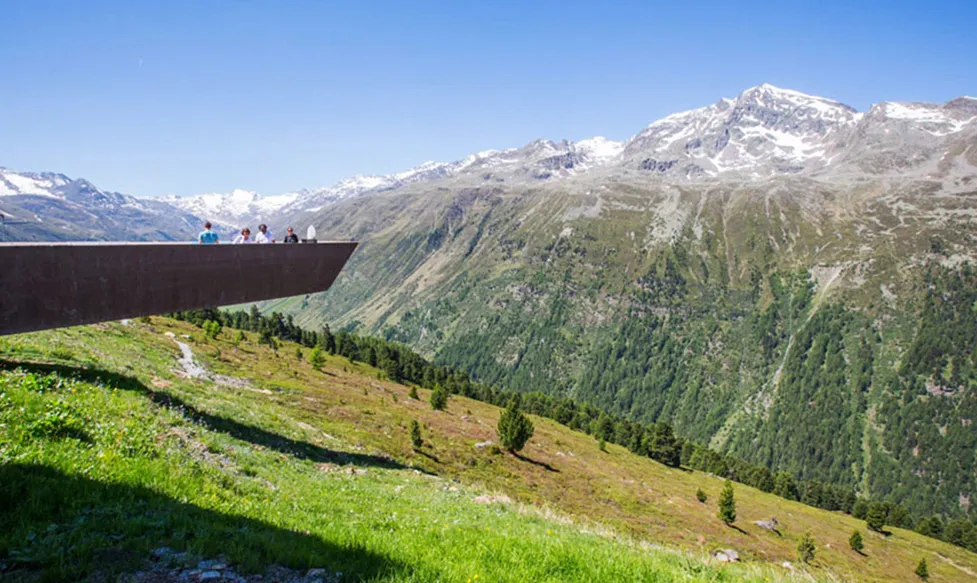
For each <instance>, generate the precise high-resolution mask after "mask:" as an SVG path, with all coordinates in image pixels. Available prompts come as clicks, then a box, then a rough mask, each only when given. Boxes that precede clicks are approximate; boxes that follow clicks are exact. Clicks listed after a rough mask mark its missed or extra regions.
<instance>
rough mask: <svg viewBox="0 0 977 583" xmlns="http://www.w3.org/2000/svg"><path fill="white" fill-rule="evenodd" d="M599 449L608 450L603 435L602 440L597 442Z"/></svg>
mask: <svg viewBox="0 0 977 583" xmlns="http://www.w3.org/2000/svg"><path fill="white" fill-rule="evenodd" d="M597 449H599V450H601V451H607V442H605V441H604V437H603V436H601V438H600V441H598V442H597Z"/></svg>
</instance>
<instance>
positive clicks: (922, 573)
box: [914, 559, 930, 581]
mask: <svg viewBox="0 0 977 583" xmlns="http://www.w3.org/2000/svg"><path fill="white" fill-rule="evenodd" d="M914 573H916V576H917V577H919V578H920V579H922V580H923V581H926V580H927V579H929V578H930V570H929V568H928V567H927V566H926V559H920V560H919V564H918V565H916V570H915V571H914Z"/></svg>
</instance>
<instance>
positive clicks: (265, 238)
mask: <svg viewBox="0 0 977 583" xmlns="http://www.w3.org/2000/svg"><path fill="white" fill-rule="evenodd" d="M254 242H255V243H274V242H275V236H274V235H272V234H271V231H269V230H268V225H266V224H264V223H261V224H260V225H258V234H257V235H255V236H254Z"/></svg>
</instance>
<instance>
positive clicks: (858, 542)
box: [848, 530, 865, 553]
mask: <svg viewBox="0 0 977 583" xmlns="http://www.w3.org/2000/svg"><path fill="white" fill-rule="evenodd" d="M848 546H850V547H851V550H853V551H855V552H856V553H860V552H862V549H864V548H865V542H864V541H863V540H862V533H860V532H858V531H857V530H856V531H855V532H853V533H851V536H850V537H849V538H848Z"/></svg>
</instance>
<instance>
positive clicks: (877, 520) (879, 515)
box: [865, 502, 886, 532]
mask: <svg viewBox="0 0 977 583" xmlns="http://www.w3.org/2000/svg"><path fill="white" fill-rule="evenodd" d="M885 515H886V512H885V506H883V505H882V503H881V502H872V504H870V505H869V507H868V514H866V515H865V523H866V524H867V525H868V528H869V530H874V531H875V532H882V529H883V528H885Z"/></svg>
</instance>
